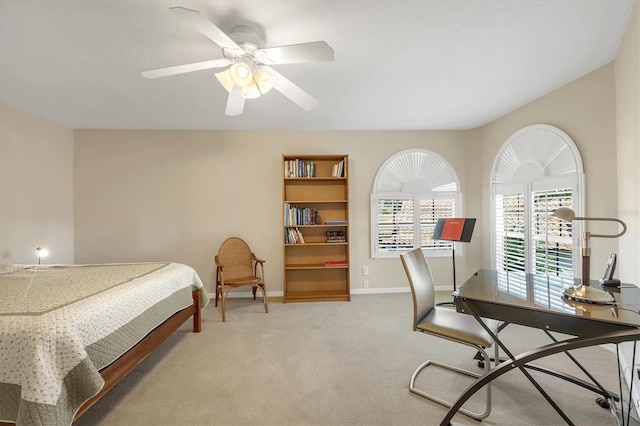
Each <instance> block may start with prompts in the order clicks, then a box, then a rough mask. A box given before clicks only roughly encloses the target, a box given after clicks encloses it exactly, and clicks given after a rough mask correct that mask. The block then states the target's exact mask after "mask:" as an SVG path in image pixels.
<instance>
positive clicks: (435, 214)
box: [371, 149, 460, 258]
mask: <svg viewBox="0 0 640 426" xmlns="http://www.w3.org/2000/svg"><path fill="white" fill-rule="evenodd" d="M459 195H460V194H459V192H458V178H457V176H456V175H455V173H454V171H453V168H452V167H451V166H450V165H449V164H448V163H447V162H446V161H445V160H444V159H443V158H442V157H440V156H439V155H437V154H434V153H432V152H429V151H425V150H416V149H411V150H405V151H401V152H398V153H396V154H394V155H393V156H391V157H390V158H389V159H387V160H386V161H385V163H384V164H383V165H382V166H381V167H380V169H379V170H378V174H377V175H376V179H375V181H374V192H373V193H372V194H371V228H372V229H371V256H372V257H374V258H375V257H398V256H399V255H400V254H401V253H404V252H406V251H408V250H411V249H414V248H417V247H421V248H422V249H423V250H424V251H425V254H427V255H446V254H447V253H449V254H450V253H451V251H450V250H451V243H449V242H446V241H434V240H433V239H432V237H433V231H434V229H435V225H436V222H437V220H438V219H440V218H446V217H456V216H457V215H458V216H459V215H460V211H459Z"/></svg>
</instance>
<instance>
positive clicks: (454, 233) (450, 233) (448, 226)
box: [440, 219, 464, 241]
mask: <svg viewBox="0 0 640 426" xmlns="http://www.w3.org/2000/svg"><path fill="white" fill-rule="evenodd" d="M463 229H464V219H445V221H444V228H442V235H441V237H440V238H441V239H443V240H451V241H459V240H460V237H461V236H462V230H463Z"/></svg>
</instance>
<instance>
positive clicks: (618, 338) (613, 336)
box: [440, 328, 640, 426]
mask: <svg viewBox="0 0 640 426" xmlns="http://www.w3.org/2000/svg"><path fill="white" fill-rule="evenodd" d="M639 339H640V329H636V328H631V329H629V330H624V331H617V332H612V333H604V334H603V335H601V336H597V337H588V338H582V337H576V338H574V339H569V340H565V341H562V342H556V343H551V344H549V345H546V346H542V347H540V348H537V349H535V350H532V351H528V352H525V353H523V354H521V355H518V356H517V357H515V358H513V359H512V360H510V361H505V362H504V363H502V364H500V365H499V366H498V367H496V368H494V369H493V370H491V371H490V372H489V373H487V374H485V375H483V376H482V377H480V378H479V379H478V380H476V382H475V383H473V384H472V385H471V386H469V387H468V388H467V390H466V391H465V392H464V393H463V394H462V395H461V396H460V398H458V400H457V401H456V402H455V403H454V404H453V406H452V407H451V408H450V409H449V411H448V412H447V415H446V416H445V417H444V419H442V421H441V422H440V426H448V425H449V424H450V423H451V419H453V416H455V414H456V413H457V412H458V410H459V409H460V408H461V407H462V406H463V405H464V404H465V403H466V402H467V400H469V398H471V397H472V396H473V395H474V394H475V393H476V392H477V391H478V390H480V389H482V388H483V387H485V386H486V385H487V384H489V383H491V382H492V381H494V380H495V379H497V378H498V377H500V376H502V375H503V374H505V373H507V372H509V371H511V370H513V369H514V368H519V369H520V370H521V371H522V370H523V369H524V365H525V364H527V363H530V362H531V361H535V360H536V359H540V358H544V357H546V356H549V355H554V354H557V353H560V352H566V351H570V350H574V349H580V348H586V347H590V346H597V345H603V344H605V343H621V342H629V341H634V340H639ZM552 405H553V404H552ZM563 418H564V419H565V421H566V422H567V424H573V423H572V422H571V420H570V419H568V418H567V417H566V416H563Z"/></svg>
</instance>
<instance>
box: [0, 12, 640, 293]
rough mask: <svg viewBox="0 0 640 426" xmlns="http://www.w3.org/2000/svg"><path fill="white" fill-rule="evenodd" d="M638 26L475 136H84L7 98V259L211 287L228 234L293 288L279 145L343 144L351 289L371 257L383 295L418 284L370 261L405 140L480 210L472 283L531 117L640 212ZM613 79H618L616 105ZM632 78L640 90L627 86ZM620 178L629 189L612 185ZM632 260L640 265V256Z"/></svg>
mask: <svg viewBox="0 0 640 426" xmlns="http://www.w3.org/2000/svg"><path fill="white" fill-rule="evenodd" d="M637 25H638V9H637V5H636V9H635V10H634V14H633V16H632V23H631V25H630V27H629V29H628V30H627V35H626V36H625V41H624V42H623V46H622V47H621V53H620V55H619V57H618V58H617V60H616V67H615V69H614V66H613V64H608V65H606V66H604V67H602V68H600V69H598V70H596V71H594V72H592V73H590V74H588V75H586V76H584V77H582V78H580V79H578V80H576V81H574V82H572V83H570V84H568V85H566V86H564V87H562V88H560V89H558V90H555V91H553V92H551V93H549V94H548V95H546V96H543V97H541V98H539V99H537V100H534V101H532V102H531V103H529V104H527V105H525V106H523V107H521V108H519V109H518V110H516V111H514V112H512V113H510V114H507V115H506V116H504V117H502V118H500V119H498V120H495V121H494V122H492V123H490V124H488V125H486V126H484V127H482V128H479V129H475V130H470V131H466V132H460V131H448V132H447V131H397V132H321V131H316V132H278V131H266V132H224V131H220V132H217V131H109V130H76V131H73V132H72V131H71V130H69V129H66V128H64V127H61V126H58V125H56V124H54V123H50V122H47V121H45V120H41V119H38V118H36V117H33V116H30V115H28V114H24V113H21V112H18V111H16V110H13V109H11V108H8V107H0V123H1V124H0V125H1V126H2V127H0V130H2V132H1V133H0V135H1V136H0V148H2V153H1V154H2V155H1V156H0V166H1V167H0V174H1V176H2V177H3V182H5V184H4V185H3V197H2V198H3V200H2V201H1V202H0V203H1V204H0V213H1V218H2V220H1V221H0V237H1V238H0V244H1V246H0V255H1V256H2V263H14V262H18V263H22V262H30V261H33V260H34V258H33V249H34V248H35V247H36V246H37V245H41V244H46V245H48V246H50V247H51V248H52V249H53V250H54V256H53V257H52V258H51V259H50V261H52V262H60V263H72V262H74V261H75V263H88V262H118V261H137V260H171V261H177V262H183V263H187V264H189V265H192V266H194V267H195V268H196V270H197V271H198V273H199V274H200V275H201V276H202V278H203V281H204V282H205V283H206V284H207V285H208V287H209V288H211V283H212V281H213V271H214V269H213V263H212V258H213V256H214V255H215V253H216V251H217V248H218V246H219V244H220V243H221V242H222V241H223V240H224V238H226V237H227V236H230V235H239V236H241V237H243V238H246V239H247V240H248V241H249V243H250V244H251V246H252V247H253V248H254V250H255V251H256V252H257V253H258V254H259V255H261V256H263V257H265V258H266V259H267V261H268V264H267V266H268V269H267V280H268V284H269V286H270V289H271V290H272V291H281V290H282V244H281V238H282V228H281V225H280V222H281V197H282V194H281V191H282V188H281V180H280V176H281V170H280V161H281V155H282V154H283V153H288V154H294V153H318V154H322V153H345V154H349V156H350V160H351V164H350V171H351V176H350V177H351V182H350V183H351V201H352V204H351V217H350V224H351V250H352V252H351V259H352V275H351V279H352V288H353V289H361V288H362V276H361V273H360V272H361V267H362V266H363V265H368V266H369V269H370V276H369V277H368V279H369V283H370V290H371V291H376V290H377V289H386V288H404V289H406V288H407V284H406V279H405V277H404V274H403V272H402V268H401V266H400V263H399V261H398V260H397V259H396V260H390V259H385V260H373V259H371V258H370V198H369V197H370V193H371V186H372V183H373V179H374V177H375V174H376V172H377V170H378V168H379V167H380V165H381V164H382V163H383V162H384V160H385V159H387V158H388V157H389V156H390V155H392V154H394V153H395V152H397V151H400V150H403V149H407V148H423V149H428V150H432V151H434V152H436V153H438V154H440V155H442V156H443V157H444V158H445V159H446V160H447V161H448V162H449V163H450V164H452V166H453V167H454V168H455V170H456V172H457V173H458V177H459V179H460V182H461V187H462V191H463V196H464V208H465V211H464V214H465V215H467V216H472V217H477V218H478V219H479V221H478V225H477V226H478V228H477V229H476V232H475V234H474V237H473V241H472V242H471V244H468V245H465V247H464V248H465V255H464V257H463V258H461V259H458V261H457V268H458V269H457V272H458V280H459V282H461V281H462V280H464V279H465V278H466V277H467V276H468V275H469V274H470V273H472V272H473V271H474V270H475V269H477V268H479V267H488V266H490V265H491V263H490V257H489V253H490V252H491V250H490V246H489V242H490V240H491V239H490V229H491V228H490V223H489V222H490V216H489V209H490V206H489V202H490V190H489V188H490V186H489V175H490V173H491V168H492V166H493V160H494V158H495V155H496V154H497V152H498V150H499V149H500V147H501V146H502V144H503V143H504V142H505V141H506V140H507V138H508V137H509V136H510V135H511V134H512V133H513V132H515V131H516V130H518V129H520V128H521V127H524V126H527V125H530V124H534V123H547V124H552V125H555V126H558V127H559V128H561V129H562V130H564V131H565V132H567V133H568V134H569V135H570V136H571V137H572V138H573V139H574V141H575V142H576V144H577V145H578V148H579V149H580V151H581V154H582V156H583V159H584V166H585V172H586V184H587V188H588V191H587V196H586V209H587V214H589V215H594V216H595V215H608V214H612V212H611V209H612V207H611V206H618V209H619V210H620V211H630V212H636V213H635V214H636V216H637V205H638V198H639V197H638V194H637V193H638V183H639V178H638V172H637V162H638V160H640V158H638V145H640V144H639V142H638V126H639V124H638V123H640V117H639V113H638V98H639V94H638V80H639V76H638V65H637V61H638V48H637V46H638V40H637V39H638V35H637ZM629 40H631V41H629ZM634 49H635V50H634ZM614 78H617V79H619V80H620V81H617V82H616V83H617V91H618V97H619V99H618V103H617V105H616V83H614V81H615V80H614ZM626 88H631V91H632V92H633V93H635V96H633V95H632V96H631V97H630V98H629V99H627V98H626V97H624V96H621V95H620V93H621V91H622V90H623V89H624V93H627V90H626ZM616 107H617V109H618V112H619V118H618V120H617V121H616V117H615V111H616ZM620 111H622V113H620ZM616 126H617V129H618V132H620V139H619V141H618V143H620V144H624V148H623V149H621V150H619V151H620V154H619V155H618V157H620V158H617V156H616V153H615V152H616V151H615V147H616ZM628 153H631V154H632V155H631V156H629V155H627V154H628ZM616 161H618V162H620V167H616ZM616 170H618V174H617V173H616ZM618 176H621V177H620V178H618ZM628 176H629V177H628ZM629 182H630V183H629ZM71 186H73V189H71ZM616 187H619V190H620V193H621V194H624V197H623V196H622V195H621V196H620V197H618V196H617V194H616V191H615V190H612V188H616ZM5 194H6V195H5ZM629 194H632V196H629ZM618 198H620V204H619V205H618V201H619V200H618ZM628 203H629V204H628ZM72 208H73V211H72V210H71V209H72ZM625 219H626V220H627V221H631V222H633V220H632V219H633V218H627V217H625ZM630 219H631V220H630ZM635 226H636V227H637V224H635ZM625 237H626V238H627V239H625V241H624V242H621V244H625V245H626V246H628V247H631V250H630V251H629V253H633V256H635V259H636V260H637V257H638V249H637V246H638V238H637V232H630V233H629V234H628V236H625ZM592 247H593V267H592V269H593V270H594V274H595V273H596V272H595V271H597V270H598V265H600V264H603V263H604V261H605V259H606V254H607V253H608V252H609V251H617V245H616V242H614V241H609V240H598V242H597V243H596V242H594V243H593V244H592ZM633 250H635V252H634V251H633ZM626 253H627V252H625V253H621V265H620V270H621V271H623V270H624V269H623V268H625V267H627V268H628V266H629V264H631V263H633V259H631V260H627V261H624V260H623V259H624V257H625V256H628V254H626ZM633 264H634V265H635V266H634V268H635V273H636V274H637V270H638V266H637V265H638V263H637V262H636V263H633ZM433 266H434V274H435V279H436V284H437V285H448V284H450V278H451V265H450V259H448V258H441V259H436V260H435V261H433ZM621 278H623V279H625V277H624V276H622V277H621Z"/></svg>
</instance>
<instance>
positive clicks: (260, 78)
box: [253, 68, 276, 95]
mask: <svg viewBox="0 0 640 426" xmlns="http://www.w3.org/2000/svg"><path fill="white" fill-rule="evenodd" d="M253 79H254V80H255V82H256V84H257V85H258V89H259V90H260V93H262V94H263V95H264V94H265V93H267V92H268V91H269V90H271V89H273V86H274V85H275V84H276V78H275V76H273V75H271V74H269V72H268V71H266V70H265V69H264V68H260V69H259V70H258V71H256V73H255V74H254V75H253Z"/></svg>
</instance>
